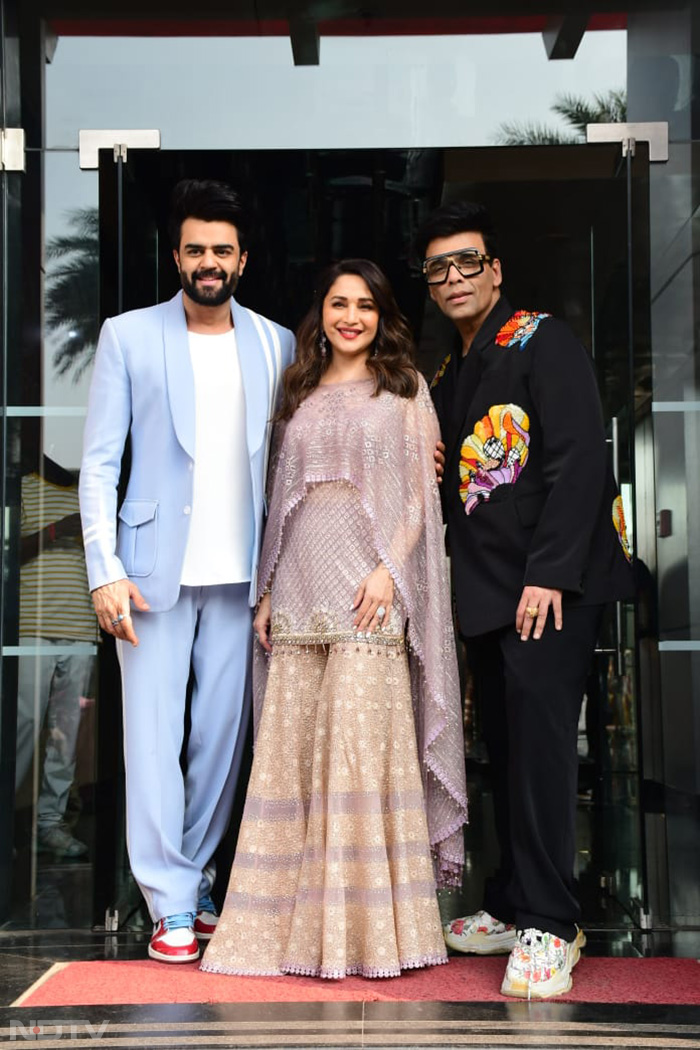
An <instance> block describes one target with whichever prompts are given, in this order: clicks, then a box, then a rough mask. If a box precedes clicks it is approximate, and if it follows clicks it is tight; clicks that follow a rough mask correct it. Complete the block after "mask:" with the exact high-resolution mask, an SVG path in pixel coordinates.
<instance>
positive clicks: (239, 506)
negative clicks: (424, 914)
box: [80, 180, 294, 962]
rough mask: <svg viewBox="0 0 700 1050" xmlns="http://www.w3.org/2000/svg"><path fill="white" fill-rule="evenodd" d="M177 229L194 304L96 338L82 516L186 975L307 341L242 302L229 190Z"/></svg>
mask: <svg viewBox="0 0 700 1050" xmlns="http://www.w3.org/2000/svg"><path fill="white" fill-rule="evenodd" d="M171 227H172V229H171V236H172V241H173V254H174V257H175V262H176V264H177V266H178V269H179V271H180V279H181V283H182V291H181V292H179V293H178V294H177V295H176V296H175V297H174V298H173V299H171V300H170V301H169V302H166V303H162V304H160V305H158V306H152V307H149V308H148V309H145V310H134V311H131V312H129V313H125V314H122V315H121V316H119V317H114V318H110V319H109V320H107V321H106V322H105V324H104V326H103V328H102V332H101V334H100V340H99V344H98V348H97V356H96V360H95V369H94V375H93V380H92V387H91V391H90V399H89V406H88V415H87V422H86V426H85V440H84V456H83V463H82V469H81V475H80V507H81V515H82V521H83V536H84V542H85V555H86V560H87V567H88V576H89V580H90V588H91V591H92V595H93V601H94V605H95V611H96V613H97V616H98V618H99V621H100V625H101V627H102V628H103V629H104V630H105V631H108V632H109V633H110V634H113V635H114V636H115V637H116V639H117V652H118V656H119V662H120V666H121V672H122V689H123V703H124V752H125V765H126V796H127V845H128V849H129V858H130V862H131V868H132V871H133V873H134V876H135V878H136V880H137V882H138V883H139V886H140V887H141V890H142V892H143V895H144V897H145V899H146V902H147V904H148V908H149V911H150V913H151V917H152V919H153V922H154V932H153V936H152V938H151V941H150V944H149V955H150V956H151V957H152V958H155V959H159V960H162V961H165V962H188V961H191V960H194V959H196V958H198V956H199V948H198V944H197V937H200V938H207V937H209V936H211V935H212V934H213V931H214V928H215V925H216V920H217V917H216V912H215V908H214V905H213V903H212V901H211V897H210V891H211V886H212V882H213V866H212V863H211V858H212V856H213V853H214V851H215V849H216V847H217V846H218V844H219V842H220V840H221V837H222V836H223V833H224V831H225V829H226V826H227V822H228V819H229V816H230V811H231V804H232V801H233V794H234V790H235V786H236V780H237V777H238V771H239V766H240V759H241V752H242V749H243V746H244V741H245V736H246V732H245V731H246V725H247V720H248V713H249V657H250V649H251V619H252V617H251V611H250V606H251V604H253V602H254V600H255V593H256V573H257V560H258V552H259V546H260V534H261V529H262V518H263V492H264V485H265V473H266V469H267V457H268V450H269V441H270V429H271V426H270V420H271V418H272V416H273V415H274V412H275V409H276V404H277V394H278V390H279V389H280V385H281V377H282V372H283V371H284V369H285V367H286V366H287V365H288V364H289V363H290V362H291V360H292V357H293V354H294V337H293V336H292V333H291V332H290V331H288V330H287V329H285V328H282V327H280V326H279V325H277V324H275V323H274V322H273V321H270V320H268V319H267V318H264V317H262V316H260V315H259V314H256V313H254V312H253V311H252V310H248V309H246V308H244V307H242V306H240V305H239V304H238V303H237V302H236V301H235V299H234V298H233V293H234V291H235V289H236V286H237V284H238V280H239V278H240V276H241V274H242V273H243V270H244V268H245V264H246V260H247V251H246V237H247V222H246V216H245V213H244V211H243V209H242V207H241V202H240V200H239V198H238V196H237V194H236V193H234V192H233V190H231V189H230V188H229V187H227V186H225V185H223V184H221V183H216V182H209V181H206V182H203V181H194V180H188V181H185V182H183V183H180V184H178V186H177V187H176V189H175V193H174V196H173V215H172V220H171ZM127 436H130V438H131V471H130V476H129V481H128V486H127V490H126V496H125V499H124V501H123V503H122V505H121V507H119V509H117V485H118V482H119V475H120V467H121V460H122V454H123V451H124V446H125V442H126V439H127ZM117 521H118V527H117ZM190 674H191V675H192V680H193V693H192V703H191V730H190V734H189V739H188V748H187V772H186V775H185V776H184V777H183V774H182V772H181V768H180V763H179V757H180V752H181V748H182V744H183V739H184V715H185V698H186V692H187V686H188V681H189V678H190Z"/></svg>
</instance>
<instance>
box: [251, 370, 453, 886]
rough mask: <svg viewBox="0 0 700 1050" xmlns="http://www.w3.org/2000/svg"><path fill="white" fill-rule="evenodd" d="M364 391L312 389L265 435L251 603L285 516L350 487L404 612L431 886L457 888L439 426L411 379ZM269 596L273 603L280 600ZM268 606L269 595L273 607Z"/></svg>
mask: <svg viewBox="0 0 700 1050" xmlns="http://www.w3.org/2000/svg"><path fill="white" fill-rule="evenodd" d="M373 389H374V386H373V382H372V381H371V380H369V381H360V382H349V383H341V384H329V385H326V386H320V387H318V388H317V389H316V390H314V391H313V393H312V394H310V395H309V397H308V398H307V399H306V400H305V401H304V402H302V404H301V405H300V407H299V408H298V410H297V411H296V413H295V415H294V416H293V418H292V419H291V420H289V421H288V422H287V423H286V424H281V425H278V426H277V428H276V434H275V440H274V449H273V455H272V460H271V468H270V493H271V496H270V508H269V517H268V522H267V527H266V531H265V538H264V542H263V549H262V554H261V558H260V572H259V577H258V597H260V596H261V595H262V594H263V592H264V591H265V590H266V589H267V588H268V586H269V585H270V583H271V580H272V578H273V575H274V572H275V566H276V564H277V562H278V559H279V557H280V552H281V550H282V548H283V544H284V532H285V525H286V523H287V522H288V520H289V516H290V515H291V514H292V513H293V512H294V509H295V508H296V507H297V506H298V505H299V504H300V502H301V501H302V500H303V499H304V498H305V496H306V495H307V493H308V492H309V490H310V488H311V487H312V486H314V485H318V484H322V483H324V482H346V483H349V484H351V485H352V486H354V488H355V489H356V491H357V493H358V494H359V499H360V502H361V504H362V507H363V509H364V512H365V514H366V515H367V519H368V521H369V523H370V528H371V534H372V537H373V542H374V546H375V549H376V555H377V558H378V560H381V561H382V562H383V563H384V564H385V565H386V567H387V568H388V569H389V571H390V572H391V574H392V577H393V580H394V586H395V590H396V592H397V599H398V601H399V602H400V604H401V606H402V607H403V609H404V610H405V614H406V618H407V641H408V646H409V663H410V669H411V683H412V699H413V710H414V717H415V725H416V737H417V743H418V754H419V757H420V760H421V770H422V775H423V785H424V793H425V801H426V810H427V819H428V832H429V836H430V844H431V849H432V852H433V857H434V860H435V864H436V879H437V882H438V885H443V886H445V885H454V884H456V883H458V882H459V880H460V879H461V872H462V867H463V863H464V843H463V833H462V826H463V824H464V822H465V821H466V819H467V796H466V776H465V765H464V741H463V731H462V712H461V703H460V691H459V678H458V673H457V660H456V654H455V643H454V632H453V626H452V614H451V603H450V590H449V582H448V573H447V561H446V558H445V553H444V535H443V523H442V515H441V510H440V500H439V496H438V490H437V484H436V480H435V468H434V461H433V452H434V449H435V443H436V441H437V440H438V437H439V428H438V423H437V418H436V416H435V412H434V409H433V406H432V402H431V399H430V395H429V392H428V388H427V385H426V383H425V381H424V380H423V378H422V377H420V389H419V392H418V394H417V396H416V397H415V398H413V399H407V398H400V397H398V396H396V395H393V394H388V393H386V392H382V393H381V394H380V395H379V396H378V397H373V396H371V395H372V393H373ZM360 582H361V581H360V580H358V581H357V583H358V585H359V583H360ZM280 597H281V598H282V599H283V600H284V595H282V596H280ZM289 599H290V600H289V602H288V603H287V602H285V605H286V604H289V605H290V606H291V605H293V596H291V595H290V596H289ZM274 601H275V595H274V594H273V605H274ZM273 619H274V607H273ZM273 637H274V636H273ZM256 650H257V651H258V657H259V654H260V652H261V651H262V650H261V648H260V647H259V646H256ZM261 665H262V661H261V660H260V659H259V658H258V659H257V660H256V664H255V666H256V679H257V681H256V683H255V689H254V692H255V698H256V704H255V726H256V732H257V726H258V723H259V715H260V704H261V700H262V697H263V695H264V681H262V680H261V678H262V676H261V672H260V668H261Z"/></svg>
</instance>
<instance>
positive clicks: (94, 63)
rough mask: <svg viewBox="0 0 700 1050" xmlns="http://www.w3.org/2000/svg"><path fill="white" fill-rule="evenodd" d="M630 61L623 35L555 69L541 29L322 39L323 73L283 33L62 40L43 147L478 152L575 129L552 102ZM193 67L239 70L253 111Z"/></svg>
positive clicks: (589, 36) (590, 91)
mask: <svg viewBox="0 0 700 1050" xmlns="http://www.w3.org/2000/svg"><path fill="white" fill-rule="evenodd" d="M625 59H626V34H625V32H624V31H609V32H589V33H586V35H585V36H584V38H583V41H582V43H581V46H580V47H579V50H578V52H577V54H576V57H575V58H574V59H573V60H571V61H569V62H550V61H548V59H547V55H546V52H545V49H544V47H543V44H542V37H541V34H540V33H536V32H533V33H517V34H516V33H513V34H505V33H501V34H493V35H486V34H484V35H474V36H466V35H445V36H441V35H433V36H422V35H419V36H391V37H372V36H356V37H338V36H333V37H324V38H323V39H322V40H321V61H320V65H318V66H301V67H295V66H294V65H293V63H292V51H291V47H290V42H289V38H288V37H287V36H279V37H262V36H260V37H235V36H231V37H221V38H216V39H214V38H207V37H196V38H177V37H169V38H158V37H155V36H154V37H148V38H138V37H135V38H134V37H130V38H123V37H122V38H119V37H110V38H106V37H99V36H96V37H70V36H64V35H61V36H60V37H59V40H58V46H57V48H56V53H55V55H54V57H53V60H52V63H51V65H50V66H49V67H48V68H47V77H46V85H47V102H48V105H47V142H48V144H49V146H52V147H53V146H61V147H64V146H74V145H75V144H76V139H77V134H78V130H79V129H80V128H131V127H133V128H143V127H147V128H159V129H160V130H161V132H162V135H163V140H162V145H163V148H165V149H223V148H235V149H261V148H262V149H266V148H269V147H270V146H272V147H273V148H275V149H285V148H286V149H299V148H310V149H328V148H350V147H354V148H368V147H378V148H387V147H394V148H405V147H407V146H414V147H417V148H423V147H427V146H460V145H482V144H487V143H493V142H495V141H497V139H496V136H497V134H498V133H499V128H500V125H501V124H502V123H503V122H510V123H515V124H516V125H518V126H519V127H522V126H524V125H527V126H532V124H533V123H537V124H547V125H548V126H550V127H553V128H554V129H558V130H559V131H560V132H561V131H564V132H566V133H567V134H571V128H570V126H569V127H567V126H566V124H565V123H564V122H563V121H562V120H561V119H560V118H559V117H558V116H557V115H556V114H555V113H553V112H552V108H551V107H552V103H553V102H554V100H555V97H556V96H557V94H560V93H563V92H568V93H570V94H572V95H575V96H579V97H583V98H585V99H587V100H589V101H591V102H592V101H593V96H594V93H595V92H601V93H606V92H608V91H610V90H611V89H615V88H621V87H622V85H623V81H624V70H625ZM193 70H196V71H200V72H201V71H204V70H208V71H210V72H212V73H213V75H214V80H215V83H216V80H217V77H219V76H224V77H229V76H230V73H229V71H232V70H233V71H234V74H233V81H232V82H231V81H230V80H227V83H232V89H233V96H232V97H233V98H234V99H235V98H238V99H240V98H241V97H243V95H245V106H244V107H241V106H236V105H235V104H234V105H233V108H232V109H231V112H230V116H229V117H226V116H225V109H222V105H221V103H222V97H221V94H220V91H219V92H217V88H216V87H215V88H214V89H213V98H212V99H211V100H209V99H206V100H205V99H202V98H200V97H199V95H198V91H197V89H196V88H194V87H193V80H192V78H191V76H190V72H191V71H193ZM495 70H498V75H494V71H495ZM214 71H217V72H214ZM224 71H226V72H224ZM96 85H99V86H98V87H97V88H96ZM251 85H254V89H253V90H251V89H250V87H251ZM183 115H185V119H183Z"/></svg>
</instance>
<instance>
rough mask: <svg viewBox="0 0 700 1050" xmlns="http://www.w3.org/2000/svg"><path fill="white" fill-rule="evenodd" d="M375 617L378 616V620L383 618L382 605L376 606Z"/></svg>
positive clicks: (383, 610) (383, 609)
mask: <svg viewBox="0 0 700 1050" xmlns="http://www.w3.org/2000/svg"><path fill="white" fill-rule="evenodd" d="M377 616H378V618H379V619H380V620H383V619H384V617H385V616H386V609H385V608H384V606H383V605H378V606H377Z"/></svg>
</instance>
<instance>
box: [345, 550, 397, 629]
mask: <svg viewBox="0 0 700 1050" xmlns="http://www.w3.org/2000/svg"><path fill="white" fill-rule="evenodd" d="M393 601H394V581H393V579H392V578H391V573H390V572H389V570H388V569H387V568H386V566H384V565H382V564H381V563H380V564H379V565H378V566H377V568H376V569H375V570H374V571H373V572H371V573H370V574H369V576H367V577H366V579H364V580H363V581H362V583H361V584H360V586H359V587H358V588H357V594H356V595H355V601H354V603H353V610H357V612H356V614H355V620H354V626H355V627H356V628H357V630H358V631H374V630H375V628H377V627H381V626H382V625H383V624H384V623H388V621H389V614H390V613H391V606H392V603H393ZM380 608H382V609H383V610H384V613H383V615H377V610H378V609H380Z"/></svg>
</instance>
